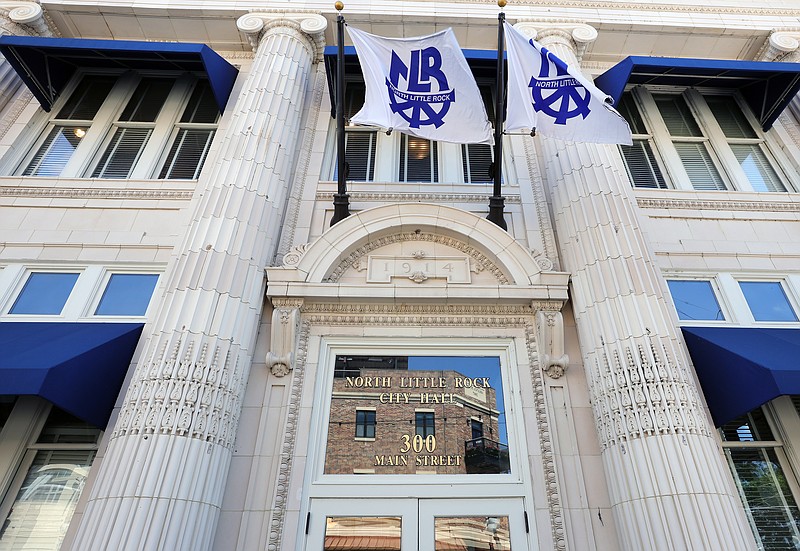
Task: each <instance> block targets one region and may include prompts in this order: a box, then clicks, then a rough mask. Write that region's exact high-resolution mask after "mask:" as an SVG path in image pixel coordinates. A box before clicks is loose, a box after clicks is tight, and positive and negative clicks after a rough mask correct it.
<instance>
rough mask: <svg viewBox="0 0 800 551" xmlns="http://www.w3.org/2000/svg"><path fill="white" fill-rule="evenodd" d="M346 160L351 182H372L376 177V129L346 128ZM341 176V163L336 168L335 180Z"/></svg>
mask: <svg viewBox="0 0 800 551" xmlns="http://www.w3.org/2000/svg"><path fill="white" fill-rule="evenodd" d="M344 140H345V149H344V156H345V162H346V163H347V166H348V168H349V171H348V173H347V174H346V178H347V180H348V181H351V182H371V181H372V180H373V179H374V177H375V148H376V143H377V141H378V133H377V132H375V131H362V130H346V131H345V135H344ZM338 177H339V165H338V158H337V165H336V167H335V169H334V173H333V178H334V180H336V179H338Z"/></svg>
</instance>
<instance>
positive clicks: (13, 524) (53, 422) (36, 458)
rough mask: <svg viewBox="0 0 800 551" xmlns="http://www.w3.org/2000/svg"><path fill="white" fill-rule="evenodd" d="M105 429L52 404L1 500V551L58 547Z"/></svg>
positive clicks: (55, 548) (54, 550)
mask: <svg viewBox="0 0 800 551" xmlns="http://www.w3.org/2000/svg"><path fill="white" fill-rule="evenodd" d="M99 437H100V430H99V429H96V428H94V427H91V426H90V425H88V424H87V423H85V422H83V421H80V420H79V419H76V418H75V417H73V416H71V415H69V414H68V413H66V412H64V411H61V410H59V409H57V408H53V410H52V411H51V413H50V415H49V416H48V418H47V421H46V423H45V425H44V428H43V429H42V432H41V433H40V436H39V438H38V439H37V441H36V442H35V443H33V444H31V445H30V446H29V447H28V450H27V452H26V453H25V456H24V458H23V463H22V465H21V468H20V472H19V474H18V476H16V477H15V480H14V481H13V483H12V487H11V490H10V491H9V492H8V494H7V496H6V498H5V499H4V500H3V502H2V506H1V507H2V511H3V514H4V517H3V518H4V524H3V530H2V533H0V549H2V550H3V551H16V550H24V549H37V550H40V551H50V550H52V551H57V550H58V549H59V548H60V547H61V542H62V541H63V539H64V536H65V534H66V531H67V527H68V526H69V522H70V519H71V518H72V514H73V512H74V511H75V506H76V505H77V503H78V499H79V498H80V495H81V492H82V491H83V487H84V485H85V484H86V478H87V476H88V475H89V469H90V468H91V465H92V461H93V460H94V457H95V454H96V453H97V441H98V439H99Z"/></svg>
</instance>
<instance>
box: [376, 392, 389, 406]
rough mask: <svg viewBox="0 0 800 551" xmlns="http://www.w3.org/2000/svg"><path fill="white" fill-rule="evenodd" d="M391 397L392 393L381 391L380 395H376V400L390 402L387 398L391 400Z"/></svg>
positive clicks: (384, 402)
mask: <svg viewBox="0 0 800 551" xmlns="http://www.w3.org/2000/svg"><path fill="white" fill-rule="evenodd" d="M391 398H392V395H391V394H389V393H388V392H381V395H380V396H378V400H379V401H380V403H381V404H390V403H391V402H390V401H389V400H391Z"/></svg>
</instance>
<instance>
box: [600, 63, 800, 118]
mask: <svg viewBox="0 0 800 551" xmlns="http://www.w3.org/2000/svg"><path fill="white" fill-rule="evenodd" d="M594 82H595V84H596V85H597V87H598V88H600V89H601V90H603V91H604V92H605V93H607V94H608V95H610V96H611V97H612V98H613V99H614V105H615V106H616V105H617V104H618V103H619V100H620V98H621V97H622V94H623V92H624V91H625V89H626V87H628V86H630V85H642V86H647V85H670V86H682V87H694V88H697V87H715V88H724V89H736V90H739V92H740V93H741V94H742V97H743V98H744V99H745V101H746V102H747V104H748V106H749V107H750V109H751V110H752V111H753V113H754V114H755V115H756V118H757V119H758V121H759V124H761V127H762V129H763V130H765V131H766V130H769V129H770V128H771V127H772V124H773V123H774V122H775V120H776V119H777V118H778V116H779V115H780V114H781V112H782V111H783V110H784V109H785V108H786V106H787V105H789V103H790V102H791V101H792V99H793V98H794V96H795V95H796V94H797V93H798V92H800V63H784V62H774V61H742V60H721V59H692V58H670V57H647V56H629V57H626V58H625V59H623V60H622V61H620V62H619V63H617V64H616V65H615V66H614V67H612V68H611V69H609V70H608V71H606V72H605V73H603V74H602V75H600V76H598V77H597V78H596V79H595V81H594Z"/></svg>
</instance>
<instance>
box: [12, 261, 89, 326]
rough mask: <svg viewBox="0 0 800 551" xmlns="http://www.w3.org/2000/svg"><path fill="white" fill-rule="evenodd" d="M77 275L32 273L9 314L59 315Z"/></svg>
mask: <svg viewBox="0 0 800 551" xmlns="http://www.w3.org/2000/svg"><path fill="white" fill-rule="evenodd" d="M78 275H79V274H77V273H56V272H32V273H31V274H30V275H29V276H28V279H27V281H26V282H25V286H24V287H23V288H22V291H20V293H19V296H17V300H16V301H15V302H14V305H13V306H12V307H11V310H10V311H9V314H30V315H53V316H57V315H59V314H60V313H61V311H62V310H63V309H64V305H65V304H66V303H67V299H68V298H69V295H70V293H71V292H72V288H73V287H74V286H75V282H76V281H77V280H78Z"/></svg>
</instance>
